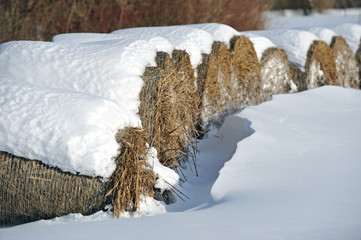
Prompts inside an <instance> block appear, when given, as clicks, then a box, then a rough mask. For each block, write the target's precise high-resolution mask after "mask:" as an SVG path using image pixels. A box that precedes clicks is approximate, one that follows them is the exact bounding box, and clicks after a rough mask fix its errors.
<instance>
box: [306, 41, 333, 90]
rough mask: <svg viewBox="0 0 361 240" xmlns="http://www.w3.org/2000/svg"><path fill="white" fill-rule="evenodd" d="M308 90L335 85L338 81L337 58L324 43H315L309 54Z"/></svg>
mask: <svg viewBox="0 0 361 240" xmlns="http://www.w3.org/2000/svg"><path fill="white" fill-rule="evenodd" d="M305 73H306V80H305V81H306V85H307V89H312V88H316V87H320V86H323V85H329V84H332V85H334V84H335V83H336V79H337V71H336V64H335V57H334V54H333V51H332V49H331V48H330V46H329V45H328V44H327V43H326V42H324V41H314V42H313V43H312V45H311V46H310V48H309V50H308V52H307V60H306V64H305Z"/></svg>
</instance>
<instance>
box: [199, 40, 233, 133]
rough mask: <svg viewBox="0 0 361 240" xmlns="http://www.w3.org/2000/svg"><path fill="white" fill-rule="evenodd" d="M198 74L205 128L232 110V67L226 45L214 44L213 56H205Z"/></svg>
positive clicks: (202, 120)
mask: <svg viewBox="0 0 361 240" xmlns="http://www.w3.org/2000/svg"><path fill="white" fill-rule="evenodd" d="M197 73H198V74H197V90H198V96H199V99H200V103H199V110H200V113H201V114H200V120H199V121H200V122H201V123H202V125H203V126H205V125H206V124H207V123H209V122H214V121H217V120H219V118H220V117H221V116H224V115H225V114H226V113H227V112H228V111H229V110H230V108H231V102H232V96H231V94H232V85H231V81H230V80H231V66H230V57H229V52H228V49H227V46H226V44H224V43H223V42H214V43H213V45H212V52H211V54H209V55H206V54H205V55H203V59H202V63H201V64H200V65H199V66H198V68H197ZM203 131H206V130H205V129H203Z"/></svg>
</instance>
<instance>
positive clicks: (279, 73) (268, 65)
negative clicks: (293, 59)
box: [260, 48, 295, 101]
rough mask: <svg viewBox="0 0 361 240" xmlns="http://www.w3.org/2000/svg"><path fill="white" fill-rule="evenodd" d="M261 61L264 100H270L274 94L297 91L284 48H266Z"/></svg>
mask: <svg viewBox="0 0 361 240" xmlns="http://www.w3.org/2000/svg"><path fill="white" fill-rule="evenodd" d="M260 63H261V80H262V81H261V87H262V94H263V97H262V98H263V100H265V101H266V100H270V99H271V98H272V95H273V94H281V93H289V92H290V91H295V89H294V88H295V86H294V83H293V81H292V76H291V67H290V63H289V62H288V58H287V55H286V52H285V51H284V50H282V49H278V48H268V49H266V51H264V52H263V54H262V57H261V61H260ZM293 89H294V90H293Z"/></svg>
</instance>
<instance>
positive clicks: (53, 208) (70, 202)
mask: <svg viewBox="0 0 361 240" xmlns="http://www.w3.org/2000/svg"><path fill="white" fill-rule="evenodd" d="M0 182H1V187H0V208H1V209H0V226H4V225H5V226H9V225H16V224H21V223H26V222H31V221H36V220H40V219H50V218H54V217H59V216H63V215H66V214H69V213H81V214H83V215H89V214H92V213H95V212H97V211H99V210H102V209H104V207H105V205H106V204H107V203H108V199H107V198H106V196H105V195H106V193H107V184H106V183H105V182H103V181H102V179H101V178H97V177H88V176H82V175H76V174H72V173H68V172H63V171H61V170H60V169H59V168H56V167H49V166H47V165H45V164H43V163H42V162H40V161H37V160H29V159H25V158H22V157H17V156H15V155H12V154H9V153H6V152H0Z"/></svg>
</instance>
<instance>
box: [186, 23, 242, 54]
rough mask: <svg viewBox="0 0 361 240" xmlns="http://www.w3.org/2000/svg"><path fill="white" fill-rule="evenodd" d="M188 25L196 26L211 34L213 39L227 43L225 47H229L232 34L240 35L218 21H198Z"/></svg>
mask: <svg viewBox="0 0 361 240" xmlns="http://www.w3.org/2000/svg"><path fill="white" fill-rule="evenodd" d="M188 26H189V27H194V28H198V29H201V30H204V31H206V32H208V33H209V34H211V35H212V36H213V38H214V41H219V42H224V43H226V44H227V48H229V47H230V45H229V44H230V40H231V39H232V38H233V37H234V36H238V35H241V34H240V33H239V32H237V30H235V29H234V28H232V27H230V26H228V25H225V24H220V23H200V24H192V25H188Z"/></svg>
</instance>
